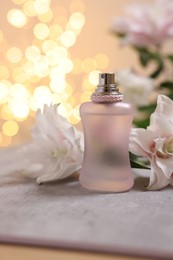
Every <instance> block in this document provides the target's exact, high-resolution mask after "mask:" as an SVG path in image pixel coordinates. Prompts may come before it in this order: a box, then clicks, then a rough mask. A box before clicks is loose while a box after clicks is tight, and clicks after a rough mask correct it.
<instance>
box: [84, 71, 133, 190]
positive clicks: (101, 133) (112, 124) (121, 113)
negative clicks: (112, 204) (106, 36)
mask: <svg viewBox="0 0 173 260" xmlns="http://www.w3.org/2000/svg"><path fill="white" fill-rule="evenodd" d="M114 78H115V75H114V74H113V73H105V74H103V73H101V74H100V75H99V85H98V87H97V89H96V91H95V93H93V95H92V96H91V99H92V102H86V103H83V104H82V105H81V107H80V115H81V120H82V125H83V130H84V140H85V151H84V159H83V165H82V169H81V172H80V178H79V181H80V184H81V185H82V186H83V187H85V188H87V189H91V190H99V191H106V192H123V191H126V190H129V189H130V188H131V187H132V186H133V183H134V180H133V175H132V171H131V167H130V161H129V152H128V151H129V149H128V146H129V132H130V128H131V124H132V120H133V115H134V111H133V107H132V106H131V105H130V104H128V103H124V102H122V98H123V96H122V94H121V93H120V92H119V91H118V89H117V84H116V83H115V81H114Z"/></svg>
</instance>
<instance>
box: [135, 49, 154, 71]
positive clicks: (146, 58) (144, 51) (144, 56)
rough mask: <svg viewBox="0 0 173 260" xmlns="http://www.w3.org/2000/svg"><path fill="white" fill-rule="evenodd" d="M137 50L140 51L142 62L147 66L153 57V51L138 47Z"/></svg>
mask: <svg viewBox="0 0 173 260" xmlns="http://www.w3.org/2000/svg"><path fill="white" fill-rule="evenodd" d="M136 50H137V51H138V52H139V59H140V62H141V64H142V65H143V66H144V67H146V66H147V65H148V63H149V61H150V60H151V59H152V55H151V53H150V52H149V51H148V50H147V49H145V48H136Z"/></svg>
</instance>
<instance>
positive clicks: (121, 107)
mask: <svg viewBox="0 0 173 260" xmlns="http://www.w3.org/2000/svg"><path fill="white" fill-rule="evenodd" d="M80 113H82V114H83V113H84V114H134V107H133V105H132V104H130V103H125V102H122V101H121V102H114V103H95V102H92V101H91V102H85V103H83V104H81V106H80Z"/></svg>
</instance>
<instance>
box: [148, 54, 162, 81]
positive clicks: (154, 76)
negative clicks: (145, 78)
mask: <svg viewBox="0 0 173 260" xmlns="http://www.w3.org/2000/svg"><path fill="white" fill-rule="evenodd" d="M157 63H158V66H157V69H156V70H155V71H154V72H153V73H152V74H151V75H150V77H151V78H153V79H155V78H157V77H158V76H159V75H160V73H161V72H162V71H163V69H164V63H163V61H162V60H159V59H158V60H157Z"/></svg>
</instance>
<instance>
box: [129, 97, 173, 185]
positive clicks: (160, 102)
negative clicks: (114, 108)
mask: <svg viewBox="0 0 173 260" xmlns="http://www.w3.org/2000/svg"><path fill="white" fill-rule="evenodd" d="M129 150H130V151H131V152H132V153H134V154H135V155H138V156H143V157H145V158H147V159H148V160H149V161H150V163H151V175H150V182H149V186H148V189H149V190H158V189H161V188H163V187H165V186H167V185H168V184H172V183H173V181H172V174H173V101H172V100H171V99H170V98H168V97H167V96H165V95H159V96H158V99H157V107H156V110H155V111H154V113H153V114H152V115H151V117H150V125H149V126H148V127H147V129H142V128H132V130H131V133H130V144H129Z"/></svg>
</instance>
